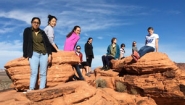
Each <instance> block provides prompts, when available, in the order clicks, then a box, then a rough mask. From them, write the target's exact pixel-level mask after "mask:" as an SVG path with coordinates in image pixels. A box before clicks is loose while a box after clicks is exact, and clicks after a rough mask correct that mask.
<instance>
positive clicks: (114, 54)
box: [102, 38, 120, 70]
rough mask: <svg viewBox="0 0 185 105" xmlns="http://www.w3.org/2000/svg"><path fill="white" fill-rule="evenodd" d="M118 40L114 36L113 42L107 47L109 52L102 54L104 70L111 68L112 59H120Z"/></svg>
mask: <svg viewBox="0 0 185 105" xmlns="http://www.w3.org/2000/svg"><path fill="white" fill-rule="evenodd" d="M116 42H117V39H116V38H112V40H111V44H110V45H109V46H108V48H107V54H106V55H103V56H102V62H103V67H102V70H109V69H110V61H111V60H112V59H119V57H120V48H119V45H118V44H117V43H116Z"/></svg>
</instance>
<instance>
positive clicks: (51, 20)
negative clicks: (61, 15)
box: [48, 15, 57, 27]
mask: <svg viewBox="0 0 185 105" xmlns="http://www.w3.org/2000/svg"><path fill="white" fill-rule="evenodd" d="M56 23H57V18H56V17H55V16H52V15H48V25H50V26H51V27H54V26H56Z"/></svg>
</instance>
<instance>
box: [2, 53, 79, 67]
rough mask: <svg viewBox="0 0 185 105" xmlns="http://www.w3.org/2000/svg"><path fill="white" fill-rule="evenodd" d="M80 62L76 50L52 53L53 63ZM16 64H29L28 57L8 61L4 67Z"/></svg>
mask: <svg viewBox="0 0 185 105" xmlns="http://www.w3.org/2000/svg"><path fill="white" fill-rule="evenodd" d="M79 62H80V59H79V57H78V56H77V55H76V54H75V52H74V51H60V52H57V53H52V64H66V63H67V64H77V63H79ZM15 66H16V67H17V66H29V62H28V60H27V59H25V60H19V58H18V59H15V60H12V61H9V62H7V63H6V64H5V66H4V67H5V68H6V69H8V68H10V67H15Z"/></svg>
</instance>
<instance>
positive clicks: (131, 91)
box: [0, 52, 185, 105]
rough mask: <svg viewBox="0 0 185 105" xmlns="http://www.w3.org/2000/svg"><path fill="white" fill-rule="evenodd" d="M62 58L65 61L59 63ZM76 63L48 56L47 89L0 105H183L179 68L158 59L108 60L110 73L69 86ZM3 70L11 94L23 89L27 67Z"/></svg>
mask: <svg viewBox="0 0 185 105" xmlns="http://www.w3.org/2000/svg"><path fill="white" fill-rule="evenodd" d="M62 54H63V55H62ZM68 54H69V55H70V56H69V55H68ZM64 55H65V56H64ZM71 55H72V56H71ZM73 55H74V56H73ZM65 57H66V58H67V59H68V60H67V61H65V60H62V59H66V58H65ZM70 57H71V58H70ZM54 59H55V60H54ZM70 60H72V61H70ZM75 60H76V61H75ZM77 62H79V58H78V57H77V56H75V54H74V53H73V52H60V53H56V54H54V55H53V64H52V66H51V68H49V69H48V75H47V76H48V77H47V82H48V83H47V86H48V88H46V89H43V90H34V91H31V92H28V93H26V94H23V93H20V92H15V91H14V94H17V95H16V96H18V97H20V98H18V97H16V96H14V95H13V96H11V97H9V98H5V99H0V104H2V105H5V104H7V103H16V104H20V103H21V104H22V105H27V104H29V105H185V71H184V69H183V67H184V66H183V65H182V64H177V63H175V62H173V61H171V60H170V59H169V57H168V56H167V55H166V54H164V53H160V52H152V53H148V54H146V55H144V56H143V57H142V58H140V59H139V60H138V61H137V62H134V61H133V60H132V58H131V57H130V56H129V57H126V58H124V59H122V60H112V61H111V62H112V69H110V70H108V71H104V70H102V69H101V67H98V68H96V69H95V70H94V74H91V77H87V76H85V79H86V80H85V81H72V82H71V81H69V80H70V78H71V76H72V75H74V74H75V72H74V70H73V69H72V66H71V64H74V63H77ZM5 67H6V68H7V70H6V71H7V73H8V75H9V76H10V77H11V79H12V81H13V83H14V86H15V89H25V88H27V87H28V85H29V70H30V69H29V63H28V61H17V60H13V61H10V62H8V63H7V64H6V65H5ZM182 69H183V70H182ZM83 74H84V72H83ZM66 82H67V83H66ZM61 83H63V84H61ZM9 92H12V91H9ZM9 94H10V93H9ZM7 95H8V92H7V94H6V92H4V93H3V94H0V97H6V96H7Z"/></svg>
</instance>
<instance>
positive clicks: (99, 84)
mask: <svg viewBox="0 0 185 105" xmlns="http://www.w3.org/2000/svg"><path fill="white" fill-rule="evenodd" d="M95 82H96V88H98V87H100V88H105V87H107V82H106V81H105V80H104V79H101V78H99V79H97V80H96V81H95Z"/></svg>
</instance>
